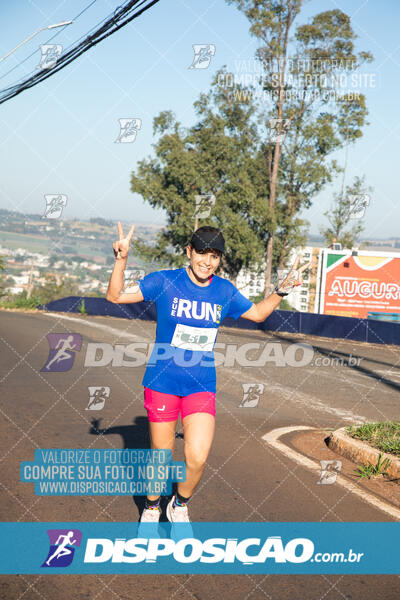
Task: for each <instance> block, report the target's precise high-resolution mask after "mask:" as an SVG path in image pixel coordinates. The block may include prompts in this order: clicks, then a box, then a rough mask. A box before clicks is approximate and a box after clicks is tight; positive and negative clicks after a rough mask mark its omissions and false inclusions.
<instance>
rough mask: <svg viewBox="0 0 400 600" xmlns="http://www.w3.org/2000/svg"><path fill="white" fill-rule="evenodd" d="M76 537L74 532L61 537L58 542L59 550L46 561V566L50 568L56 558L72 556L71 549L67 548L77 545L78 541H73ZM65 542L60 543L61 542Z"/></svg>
mask: <svg viewBox="0 0 400 600" xmlns="http://www.w3.org/2000/svg"><path fill="white" fill-rule="evenodd" d="M73 536H74V532H73V531H68V533H67V534H66V535H62V534H61V535H59V536H58V538H57V541H56V545H57V549H56V551H55V552H54V553H53V554H52V555H51V556H50V558H48V559H47V560H46V565H47V566H50V563H51V561H52V560H53V559H54V558H61V557H62V556H66V555H67V554H72V550H71V548H67V546H68V545H70V546H73V545H74V544H76V543H77V540H74V539H71V538H73ZM61 539H62V540H63V541H62V542H60V540H61Z"/></svg>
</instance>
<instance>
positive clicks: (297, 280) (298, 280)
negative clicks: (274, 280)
mask: <svg viewBox="0 0 400 600" xmlns="http://www.w3.org/2000/svg"><path fill="white" fill-rule="evenodd" d="M300 258H301V256H300V254H298V255H297V256H296V260H295V261H294V263H293V265H292V268H291V269H290V271H289V273H288V274H287V276H286V277H285V279H284V280H283V281H282V282H281V283H278V285H277V286H276V288H275V291H276V292H277V293H279V294H283V295H285V296H287V294H289V293H290V292H291V291H292V290H293V288H294V287H297V286H298V285H301V284H302V283H303V278H302V273H303V271H305V270H306V269H309V268H310V267H311V264H312V263H311V262H308V263H307V264H305V265H303V266H302V267H300V269H299V268H298V266H299V262H300Z"/></svg>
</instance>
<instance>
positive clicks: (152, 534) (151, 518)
mask: <svg viewBox="0 0 400 600" xmlns="http://www.w3.org/2000/svg"><path fill="white" fill-rule="evenodd" d="M160 516H161V508H160V507H158V508H157V510H156V509H154V508H145V509H144V511H143V512H142V515H141V517H140V522H139V527H138V532H137V537H139V538H159V537H160V535H159V533H158V522H159V520H160Z"/></svg>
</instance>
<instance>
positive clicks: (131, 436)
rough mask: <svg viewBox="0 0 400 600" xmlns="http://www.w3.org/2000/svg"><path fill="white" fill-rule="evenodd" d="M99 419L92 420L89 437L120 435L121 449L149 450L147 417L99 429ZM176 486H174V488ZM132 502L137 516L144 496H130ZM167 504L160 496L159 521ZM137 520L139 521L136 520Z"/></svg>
mask: <svg viewBox="0 0 400 600" xmlns="http://www.w3.org/2000/svg"><path fill="white" fill-rule="evenodd" d="M100 423H101V419H92V421H91V428H90V429H89V433H90V434H91V435H114V434H116V435H120V436H121V437H122V442H123V445H124V446H123V447H124V450H125V449H129V450H141V449H144V450H146V449H150V448H151V446H150V436H149V422H148V419H147V417H142V416H139V417H135V418H134V420H133V424H132V425H115V426H113V427H105V428H103V429H101V427H100ZM175 437H181V434H176V435H175ZM175 485H176V484H174V486H175ZM132 500H133V502H134V503H135V504H136V506H137V509H138V513H139V515H141V514H142V511H143V509H144V501H145V496H132ZM168 502H169V497H167V496H161V508H162V511H163V515H162V516H161V519H160V521H166V520H167V519H166V517H164V515H165V509H166V506H167V504H168ZM138 520H139V519H138Z"/></svg>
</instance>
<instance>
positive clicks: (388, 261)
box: [318, 249, 400, 319]
mask: <svg viewBox="0 0 400 600" xmlns="http://www.w3.org/2000/svg"><path fill="white" fill-rule="evenodd" d="M321 259H322V269H321V271H322V272H321V286H320V290H319V302H318V306H319V311H318V312H320V313H324V314H327V315H339V316H343V317H358V318H362V319H366V318H367V316H368V313H369V312H375V313H400V255H398V256H395V255H393V254H388V253H386V252H367V251H361V252H358V253H354V254H353V253H349V252H343V251H333V250H326V249H325V250H323V252H322V257H321Z"/></svg>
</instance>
